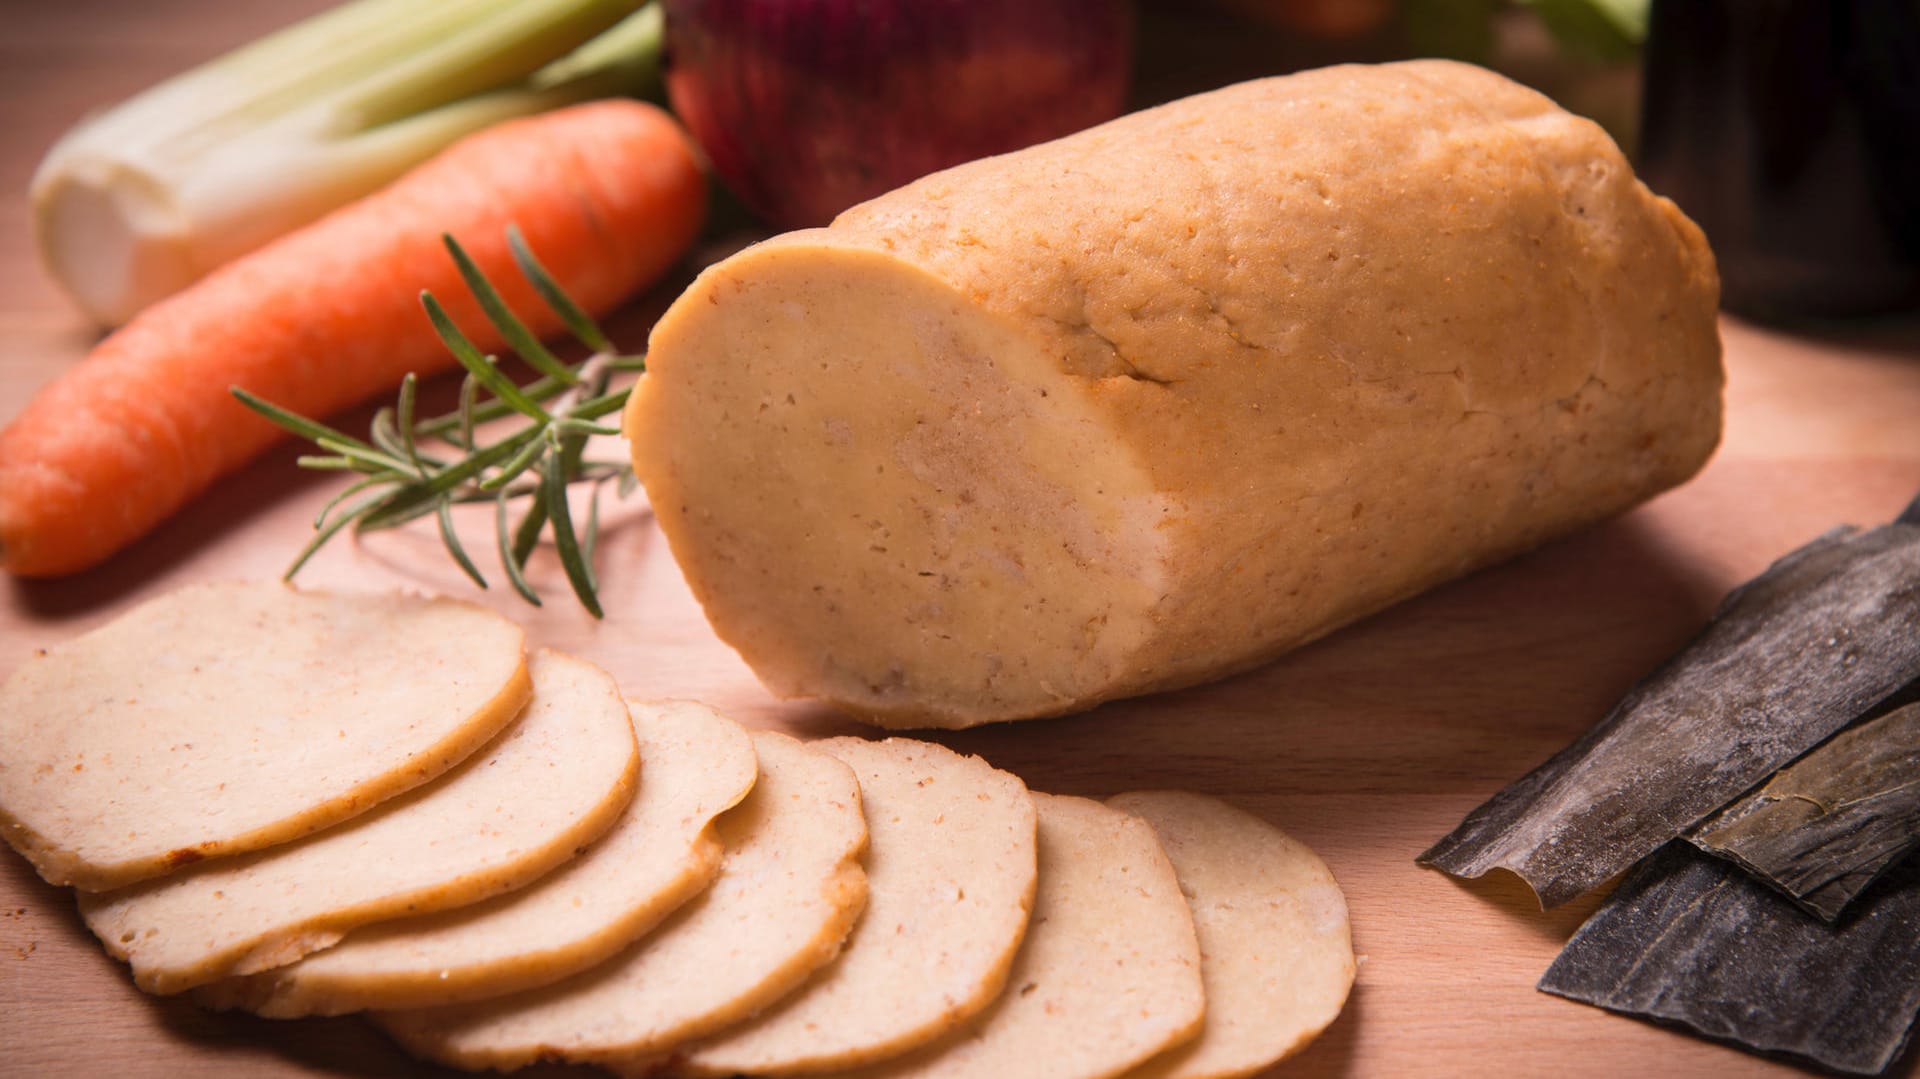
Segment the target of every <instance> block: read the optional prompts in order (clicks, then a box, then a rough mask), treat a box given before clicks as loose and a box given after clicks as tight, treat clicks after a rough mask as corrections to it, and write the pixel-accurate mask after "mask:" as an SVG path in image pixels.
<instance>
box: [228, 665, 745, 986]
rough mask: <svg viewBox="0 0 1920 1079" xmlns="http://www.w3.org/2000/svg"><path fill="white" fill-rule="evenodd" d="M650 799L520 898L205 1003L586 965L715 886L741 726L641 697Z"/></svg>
mask: <svg viewBox="0 0 1920 1079" xmlns="http://www.w3.org/2000/svg"><path fill="white" fill-rule="evenodd" d="M627 709H628V711H629V712H631V713H632V714H633V730H634V734H635V736H636V737H637V738H638V739H639V743H640V760H641V762H642V768H643V775H642V778H641V782H640V792H639V793H638V794H636V795H635V796H634V798H633V801H632V802H631V803H629V804H628V806H627V811H626V813H625V814H624V815H622V816H621V818H620V820H619V823H617V824H615V825H614V826H613V828H612V829H611V830H609V831H608V832H607V834H606V835H604V836H601V837H600V839H599V841H598V842H596V843H595V844H594V845H593V846H592V847H590V848H588V849H587V851H586V853H585V854H583V855H581V856H580V857H579V858H577V859H575V860H574V861H572V862H570V863H568V864H567V865H564V866H562V867H560V868H559V869H557V870H555V871H554V872H552V873H549V874H547V875H546V876H545V877H542V878H541V879H540V880H538V881H535V882H534V883H533V884H531V885H529V886H527V887H526V888H522V889H520V890H519V891H516V892H509V893H508V894H506V895H502V896H495V897H494V898H492V899H489V900H486V901H485V902H482V903H475V904H473V905H471V906H465V907H459V908H456V909H454V910H447V911H441V912H440V913H437V914H428V915H424V916H421V917H418V918H402V919H398V920H395V921H390V922H381V923H379V924H378V925H370V926H367V927H365V928H363V929H358V930H355V931H354V932H353V933H352V934H350V935H349V936H348V937H347V938H346V939H345V940H343V941H341V942H340V943H338V944H336V945H334V946H333V947H331V948H328V949H327V950H325V951H322V952H316V953H314V954H313V955H310V956H307V957H306V958H305V959H302V960H300V961H299V962H297V963H292V964H289V965H287V966H284V967H276V968H274V969H273V970H269V971H264V972H262V973H259V974H253V975H248V976H247V977H244V978H228V979H226V980H224V981H219V982H215V983H213V984H212V985H208V986H204V987H202V988H201V990H200V991H199V992H198V993H197V994H196V995H195V999H196V1000H198V1001H199V1002H200V1003H202V1004H209V1005H212V1006H215V1007H242V1008H246V1009H248V1010H249V1011H253V1012H256V1013H258V1014H260V1015H268V1016H274V1017H276V1018H288V1017H293V1016H301V1015H339V1014H341V1013H344V1012H353V1011H361V1010H363V1009H368V1008H418V1007H425V1006H428V1005H437V1004H451V1003H455V1002H457V1001H466V1000H483V999H486V998H488V997H497V996H503V995H505V994H507V993H513V992H518V991H520V990H522V989H531V988H533V987H534V986H539V985H546V984H548V983H549V982H554V981H558V980H559V979H561V978H564V977H566V976H567V975H569V974H573V973H576V972H578V971H582V970H585V969H586V968H588V967H590V966H592V965H593V964H595V963H598V962H599V961H601V960H603V959H606V958H607V957H608V956H611V955H612V954H613V953H615V952H617V951H619V950H620V949H621V948H623V947H625V946H626V945H628V944H630V943H632V942H633V941H634V940H635V939H637V938H639V937H640V936H641V935H642V934H644V933H646V932H647V931H648V930H650V929H652V928H653V927H654V926H656V925H658V924H659V923H660V921H661V919H663V918H665V917H666V916H667V915H669V914H671V913H672V912H673V911H674V909H675V908H677V907H679V906H680V905H681V904H682V903H684V902H686V901H687V900H689V899H691V898H692V897H693V896H694V895H695V894H697V893H698V892H700V890H701V889H703V888H705V887H706V886H707V885H708V884H709V883H710V882H711V881H712V880H713V878H714V875H715V874H716V873H718V872H719V871H720V859H721V856H722V854H723V853H724V851H723V848H722V846H721V843H720V835H719V829H718V828H717V827H716V826H715V824H714V818H715V817H717V816H719V815H720V814H721V813H722V812H723V811H725V810H727V809H729V808H731V807H732V806H734V805H736V804H738V803H739V801H740V799H742V798H744V797H746V795H747V791H749V790H751V789H752V787H753V782H754V778H755V776H756V775H757V774H758V765H757V764H756V763H755V760H754V753H753V742H752V740H751V739H749V738H748V737H747V732H746V731H745V730H743V729H741V727H740V725H739V724H737V723H735V722H733V721H732V720H730V719H728V718H726V717H725V716H723V715H721V714H719V713H718V712H715V711H714V710H713V709H711V708H708V707H706V706H705V705H701V704H694V703H692V702H688V701H654V702H647V701H629V702H628V704H627Z"/></svg>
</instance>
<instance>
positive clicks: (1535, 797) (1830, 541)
mask: <svg viewBox="0 0 1920 1079" xmlns="http://www.w3.org/2000/svg"><path fill="white" fill-rule="evenodd" d="M1917 511H1920V501H1916V504H1915V506H1913V507H1909V508H1908V510H1907V513H1906V514H1904V515H1903V516H1902V518H1901V520H1899V521H1896V522H1894V523H1892V524H1889V525H1886V526H1883V527H1880V528H1875V529H1872V530H1869V531H1858V530H1855V529H1851V528H1841V529H1835V530H1834V531H1831V532H1828V533H1827V534H1826V535H1823V536H1821V537H1820V538H1818V539H1816V540H1814V541H1813V542H1811V543H1809V544H1807V545H1806V546H1804V547H1801V548H1800V549H1798V550H1796V551H1794V552H1793V553H1791V554H1789V555H1787V556H1786V557H1784V558H1782V559H1780V560H1779V561H1777V562H1775V563H1774V564H1773V565H1772V566H1770V567H1768V568H1767V570H1766V571H1765V572H1764V573H1762V574H1761V575H1760V576H1759V577H1756V578H1754V579H1753V580H1752V581H1749V582H1748V583H1747V584H1745V585H1743V586H1741V587H1740V588H1738V589H1736V590H1735V591H1734V592H1732V593H1731V594H1729V595H1728V596H1727V598H1726V599H1725V600H1724V601H1723V602H1722V604H1721V606H1720V609H1719V611H1717V612H1716V613H1715V614H1714V616H1713V619H1712V620H1711V621H1710V622H1709V623H1708V624H1707V626H1706V628H1705V629H1703V630H1702V631H1701V633H1700V634H1699V635H1698V636H1697V637H1695V638H1694V640H1693V641H1692V642H1691V643H1689V644H1688V645H1687V646H1686V647H1685V648H1684V649H1683V650H1682V651H1681V652H1680V653H1679V654H1678V655H1676V656H1674V657H1673V658H1672V659H1670V660H1668V661H1667V662H1666V663H1664V664H1662V665H1661V666H1660V667H1659V668H1658V669H1656V670H1655V671H1654V672H1653V673H1652V674H1650V675H1648V676H1647V677H1646V678H1644V679H1642V680H1641V681H1640V683H1639V684H1638V685H1635V686H1634V687H1633V688H1632V689H1631V690H1629V691H1628V692H1627V695H1626V696H1625V697H1624V698H1622V699H1621V701H1620V703H1619V704H1617V705H1616V706H1615V707H1614V709H1613V711H1612V712H1610V713H1608V715H1607V716H1606V717H1605V718H1604V719H1602V720H1601V721H1600V723H1599V724H1598V725H1596V726H1595V727H1594V728H1593V729H1591V730H1589V731H1588V732H1587V733H1586V734H1585V735H1583V736H1582V737H1581V738H1580V739H1579V740H1578V741H1576V742H1574V743H1573V744H1572V745H1570V746H1568V747H1567V748H1566V749H1564V750H1562V751H1561V752H1559V753H1558V754H1556V755H1555V756H1554V757H1553V758H1552V759H1551V760H1549V761H1547V762H1546V763H1545V764H1543V765H1541V766H1540V767H1539V768H1536V769H1534V770H1533V771H1532V772H1531V773H1529V774H1527V775H1526V776H1524V777H1522V778H1521V779H1519V780H1518V781H1516V782H1515V783H1513V784H1512V785H1510V786H1508V787H1507V788H1506V789H1504V790H1502V791H1500V792H1499V793H1498V794H1496V795H1494V796H1493V798H1492V799H1490V800H1489V801H1488V802H1487V803H1486V804H1484V805H1482V806H1481V807H1480V808H1478V809H1476V810H1474V811H1473V812H1472V813H1470V814H1469V815H1468V816H1467V818H1466V820H1465V821H1463V822H1462V823H1461V824H1460V826H1459V827H1458V828H1456V829H1455V830H1454V831H1453V832H1452V833H1451V834H1450V835H1448V836H1447V837H1446V838H1444V839H1442V840H1441V841H1440V842H1439V843H1437V844H1435V845H1434V846H1433V848H1432V849H1430V850H1428V851H1427V852H1426V853H1424V854H1422V855H1421V856H1420V859H1419V860H1420V861H1421V862H1422V863H1425V864H1428V865H1432V866H1435V867H1437V868H1439V869H1442V870H1444V871H1446V872H1448V873H1452V874H1454V875H1456V876H1465V877H1477V876H1480V875H1482V874H1484V873H1486V872H1487V871H1488V870H1491V869H1509V870H1512V871H1513V872H1515V873H1517V874H1519V875H1520V876H1521V877H1522V878H1524V879H1525V880H1526V881H1527V883H1528V884H1530V885H1531V886H1532V887H1533V890H1534V892H1535V894H1537V895H1538V896H1539V897H1540V902H1541V903H1542V904H1543V905H1544V906H1548V907H1551V906H1555V905H1557V904H1560V903H1564V902H1566V901H1567V900H1569V899H1572V898H1574V897H1575V896H1578V895H1580V894H1581V893H1583V892H1586V891H1588V890H1589V889H1591V888H1593V887H1595V886H1596V885H1599V884H1600V883H1602V882H1604V881H1606V880H1608V879H1610V878H1612V877H1614V876H1615V875H1617V874H1619V873H1621V872H1623V871H1624V870H1626V869H1627V868H1628V867H1630V866H1632V865H1633V864H1634V863H1635V862H1638V861H1639V860H1640V859H1642V858H1644V857H1646V856H1647V855H1649V854H1652V853H1653V852H1654V851H1655V850H1657V849H1659V848H1660V847H1661V845H1662V844H1665V843H1666V842H1667V841H1668V840H1671V839H1674V838H1675V837H1677V836H1679V835H1681V834H1682V833H1684V832H1686V831H1687V830H1688V829H1690V828H1692V827H1693V826H1694V825H1695V824H1697V823H1699V822H1700V821H1701V820H1702V819H1703V818H1705V817H1707V816H1708V815H1709V814H1712V813H1713V812H1715V811H1716V810H1718V809H1720V808H1721V807H1723V806H1725V805H1727V804H1728V803H1730V802H1732V801H1733V800H1734V799H1736V798H1739V797H1740V796H1741V795H1743V794H1745V793H1746V792H1747V791H1749V790H1750V789H1752V788H1753V787H1754V786H1756V785H1757V784H1759V783H1761V782H1763V781H1764V780H1766V779H1767V777H1768V776H1770V775H1772V774H1773V773H1774V772H1775V771H1776V770H1778V769H1780V768H1781V767H1783V766H1785V765H1787V764H1788V763H1790V762H1792V761H1793V760H1795V759H1796V758H1798V757H1800V756H1801V755H1802V754H1804V753H1806V752H1807V751H1808V750H1810V749H1812V748H1813V747H1814V746H1816V745H1819V744H1820V743H1821V742H1823V741H1825V740H1826V739H1827V738H1829V737H1830V736H1831V735H1833V734H1834V733H1835V732H1837V731H1839V730H1840V729H1841V728H1843V727H1845V726H1847V725H1848V724H1849V723H1852V722H1853V721H1854V720H1856V719H1858V718H1860V717H1861V716H1864V715H1867V714H1870V713H1871V712H1872V711H1873V710H1874V709H1875V708H1876V707H1877V706H1880V705H1881V704H1883V703H1884V702H1886V701H1888V700H1889V699H1890V698H1893V697H1894V696H1895V695H1896V694H1898V693H1899V692H1900V691H1901V690H1902V689H1903V687H1906V686H1908V685H1909V684H1910V683H1913V682H1914V681H1915V680H1916V679H1920V512H1917Z"/></svg>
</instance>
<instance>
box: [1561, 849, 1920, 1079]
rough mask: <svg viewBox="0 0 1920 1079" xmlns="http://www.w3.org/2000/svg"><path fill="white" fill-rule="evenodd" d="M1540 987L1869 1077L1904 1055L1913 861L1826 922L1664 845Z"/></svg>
mask: <svg viewBox="0 0 1920 1079" xmlns="http://www.w3.org/2000/svg"><path fill="white" fill-rule="evenodd" d="M1540 988H1541V989H1542V990H1544V991H1546V992H1549V993H1553V994H1556V995H1558V996H1563V997H1568V998H1570V999H1573V1000H1578V1001H1583V1002H1585V1003H1588V1004H1595V1005H1598V1006H1600V1007H1602V1008H1607V1009H1610V1010H1612V1011H1618V1012H1626V1013H1629V1014H1632V1015H1638V1016H1643V1017H1646V1018H1650V1019H1656V1020H1661V1021H1664V1022H1670V1023H1678V1024H1681V1025H1683V1026H1686V1027H1689V1028H1691V1029H1693V1030H1695V1031H1697V1032H1699V1033H1701V1034H1705V1035H1707V1036H1709V1037H1714V1038H1723V1039H1730V1040H1733V1041H1737V1042H1740V1043H1742V1044H1744V1045H1747V1046H1750V1047H1753V1048H1756V1049H1761V1050H1765V1051H1769V1052H1780V1053H1791V1054H1793V1055H1795V1056H1799V1057H1804V1058H1806V1059H1808V1060H1812V1061H1815V1062H1817V1063H1819V1064H1822V1065H1825V1066H1826V1067H1829V1068H1833V1069H1837V1070H1839V1071H1845V1072H1853V1073H1857V1074H1864V1075H1871V1074H1875V1073H1878V1072H1880V1071H1882V1070H1884V1069H1885V1068H1886V1067H1887V1066H1888V1065H1890V1064H1891V1063H1892V1062H1893V1061H1895V1060H1897V1059H1898V1058H1899V1057H1900V1054H1901V1052H1902V1050H1903V1049H1904V1047H1905V1045H1906V1042H1907V1037H1908V1035H1909V1033H1910V1031H1911V1030H1912V1027H1913V1022H1914V1016H1915V1014H1916V1012H1920V862H1916V861H1915V860H1912V859H1910V860H1909V861H1908V862H1906V863H1904V864H1902V865H1901V866H1899V867H1896V868H1895V869H1894V870H1893V871H1891V872H1889V873H1888V874H1887V875H1886V876H1885V877H1883V878H1882V879H1881V880H1880V881H1879V882H1878V883H1877V884H1875V885H1874V886H1873V887H1872V888H1870V889H1868V891H1867V892H1866V893H1865V894H1864V895H1862V897H1861V899H1860V901H1859V903H1857V904H1856V905H1855V907H1854V909H1852V910H1850V911H1849V912H1848V913H1847V916H1846V917H1845V918H1843V919H1842V920H1841V922H1840V924H1839V925H1838V926H1830V925H1828V924H1826V923H1825V922H1822V921H1820V920H1819V919H1817V918H1813V917H1809V916H1808V915H1807V913H1806V912H1805V911H1803V910H1802V909H1800V908H1799V907H1798V906H1796V905H1795V904H1794V903H1793V902H1792V901H1791V900H1789V899H1787V898H1786V897H1785V896H1783V895H1781V894H1780V893H1779V892H1777V891H1775V890H1774V889H1772V888H1769V887H1767V886H1766V885H1764V884H1761V883H1760V882H1758V881H1756V880H1754V879H1753V878H1752V877H1750V876H1749V875H1748V874H1746V873H1745V872H1743V871H1742V870H1740V869H1739V868H1738V867H1737V866H1735V865H1733V864H1732V863H1730V862H1727V861H1724V860H1722V859H1719V858H1714V857H1710V856H1708V855H1706V854H1703V853H1701V852H1700V851H1698V850H1695V849H1694V848H1693V847H1691V846H1689V845H1688V844H1686V843H1682V842H1676V843H1672V844H1669V845H1668V846H1667V847H1666V848H1665V849H1663V850H1661V851H1660V853H1659V854H1657V855H1655V856H1654V857H1652V858H1650V859H1648V860H1647V861H1646V862H1645V863H1644V864H1643V865H1642V866H1641V867H1640V868H1639V869H1638V870H1636V871H1635V872H1634V874H1633V875H1632V876H1631V877H1629V878H1628V879H1627V880H1626V881H1625V882H1624V883H1622V884H1621V885H1620V887H1619V888H1617V889H1615V891H1614V893H1613V895H1611V896H1610V897H1608V899H1607V901H1606V902H1605V903H1604V904H1603V905H1602V906H1601V907H1600V909H1599V910H1598V911H1596V912H1595V913H1594V915H1593V917H1591V918H1589V919H1587V922H1586V924H1585V925H1583V926H1581V927H1580V931H1579V932H1578V933H1576V934H1574V936H1573V939H1572V940H1571V941H1569V942H1568V943H1567V946H1566V948H1565V950H1563V951H1562V952H1561V953H1560V956H1559V958H1557V959H1555V960H1554V962H1553V966H1552V967H1550V968H1548V970H1547V973H1546V976H1545V977H1543V978H1542V979H1541V980H1540Z"/></svg>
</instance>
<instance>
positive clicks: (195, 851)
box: [0, 582, 529, 891]
mask: <svg viewBox="0 0 1920 1079" xmlns="http://www.w3.org/2000/svg"><path fill="white" fill-rule="evenodd" d="M524 644H525V638H524V634H523V633H522V632H521V630H520V628H519V627H518V626H515V625H514V624H513V623H511V622H509V621H507V620H506V619H504V618H501V617H500V616H499V615H496V614H493V613H491V612H489V611H487V610H484V609H482V608H480V607H476V606H473V605H472V604H468V603H460V602H456V601H454V600H449V599H440V598H426V597H422V596H414V595H402V594H398V593H395V594H386V595H347V594H331V593H324V592H300V591H295V590H294V589H292V588H288V587H286V586H284V585H281V584H279V583H278V582H274V583H250V584H241V583H226V584H204V585H196V586H193V587H189V588H184V589H181V590H180V591H177V592H173V593H170V594H168V595H165V596H162V597H160V598H159V599H156V600H152V601H150V602H148V603H144V604H142V605H140V606H139V607H136V608H134V609H133V610H132V611H129V612H128V613H127V614H125V615H123V616H122V617H120V618H118V619H116V620H115V621H113V622H110V623H108V624H107V625H104V626H102V627H100V628H99V629H96V630H94V631H93V632H91V633H88V634H86V635H85V636H82V637H78V638H76V639H74V640H72V641H68V642H67V643H65V644H62V645H59V646H57V647H55V648H52V649H49V650H47V651H43V652H41V653H39V654H37V655H35V656H34V657H33V658H31V659H29V660H28V661H27V662H26V663H25V664H24V665H23V666H21V668H20V669H19V670H17V671H15V672H14V673H13V676H12V677H10V678H9V679H7V682H6V684H5V685H4V686H0V745H4V746H6V747H7V750H6V753H5V755H4V756H3V757H0V832H3V833H4V834H5V836H6V839H7V842H8V843H10V844H12V846H13V848H14V849H15V850H17V851H19V852H20V853H21V854H22V855H23V856H25V857H26V859H27V860H28V861H30V862H32V863H33V866H34V868H35V869H37V870H39V872H40V875H41V876H42V877H45V878H46V879H47V880H48V881H50V882H52V883H54V884H73V885H76V886H78V887H80V888H84V889H88V890H95V891H97V890H102V889H107V888H117V887H121V886H123V885H127V884H131V883H133V882H135V881H139V880H144V879H147V878H149V877H155V876H159V875H161V874H163V873H166V872H168V871H169V870H171V869H174V868H177V867H179V866H182V865H185V864H188V863H191V862H197V861H200V860H201V859H203V858H209V857H213V856H215V855H226V854H236V853H240V852H243V851H249V850H258V849H260V848H262V847H266V846H270V845H273V844H276V843H284V842H286V841H288V840H291V839H295V838H298V837H300V836H303V835H306V834H307V833H309V832H313V831H317V830H319V829H321V828H324V827H327V826H328V825H331V824H335V823H337V822H339V821H342V820H345V819H347V818H348V817H351V816H353V815H354V814H356V813H360V812H363V811H365V810H366V809H367V808H369V807H370V806H372V805H374V804H375V803H377V802H380V801H382V800H384V799H387V798H390V797H392V796H394V795H397V794H400V793H402V792H403V791H406V790H408V789H410V788H412V787H415V786H418V785H419V784H421V783H424V782H426V781H428V780H430V779H432V778H434V777H435V776H438V775H440V774H441V773H442V772H445V771H446V770H447V769H449V768H451V767H453V766H454V765H455V764H458V763H459V762H460V761H461V760H463V759H464V758H466V757H467V756H468V755H469V754H471V753H472V752H473V751H474V750H476V749H478V748H479V747H480V746H481V745H483V744H485V743H486V741H487V740H488V739H489V738H492V737H493V736H494V735H495V734H496V733H498V732H499V731H500V729H501V728H502V727H504V726H506V724H507V723H508V722H510V721H511V720H512V719H513V717H514V715H515V714H516V713H517V712H519V710H520V708H521V706H522V705H523V704H525V703H526V700H527V694H528V692H529V689H528V681H527V670H526V660H525V656H524V654H523V647H524Z"/></svg>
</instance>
